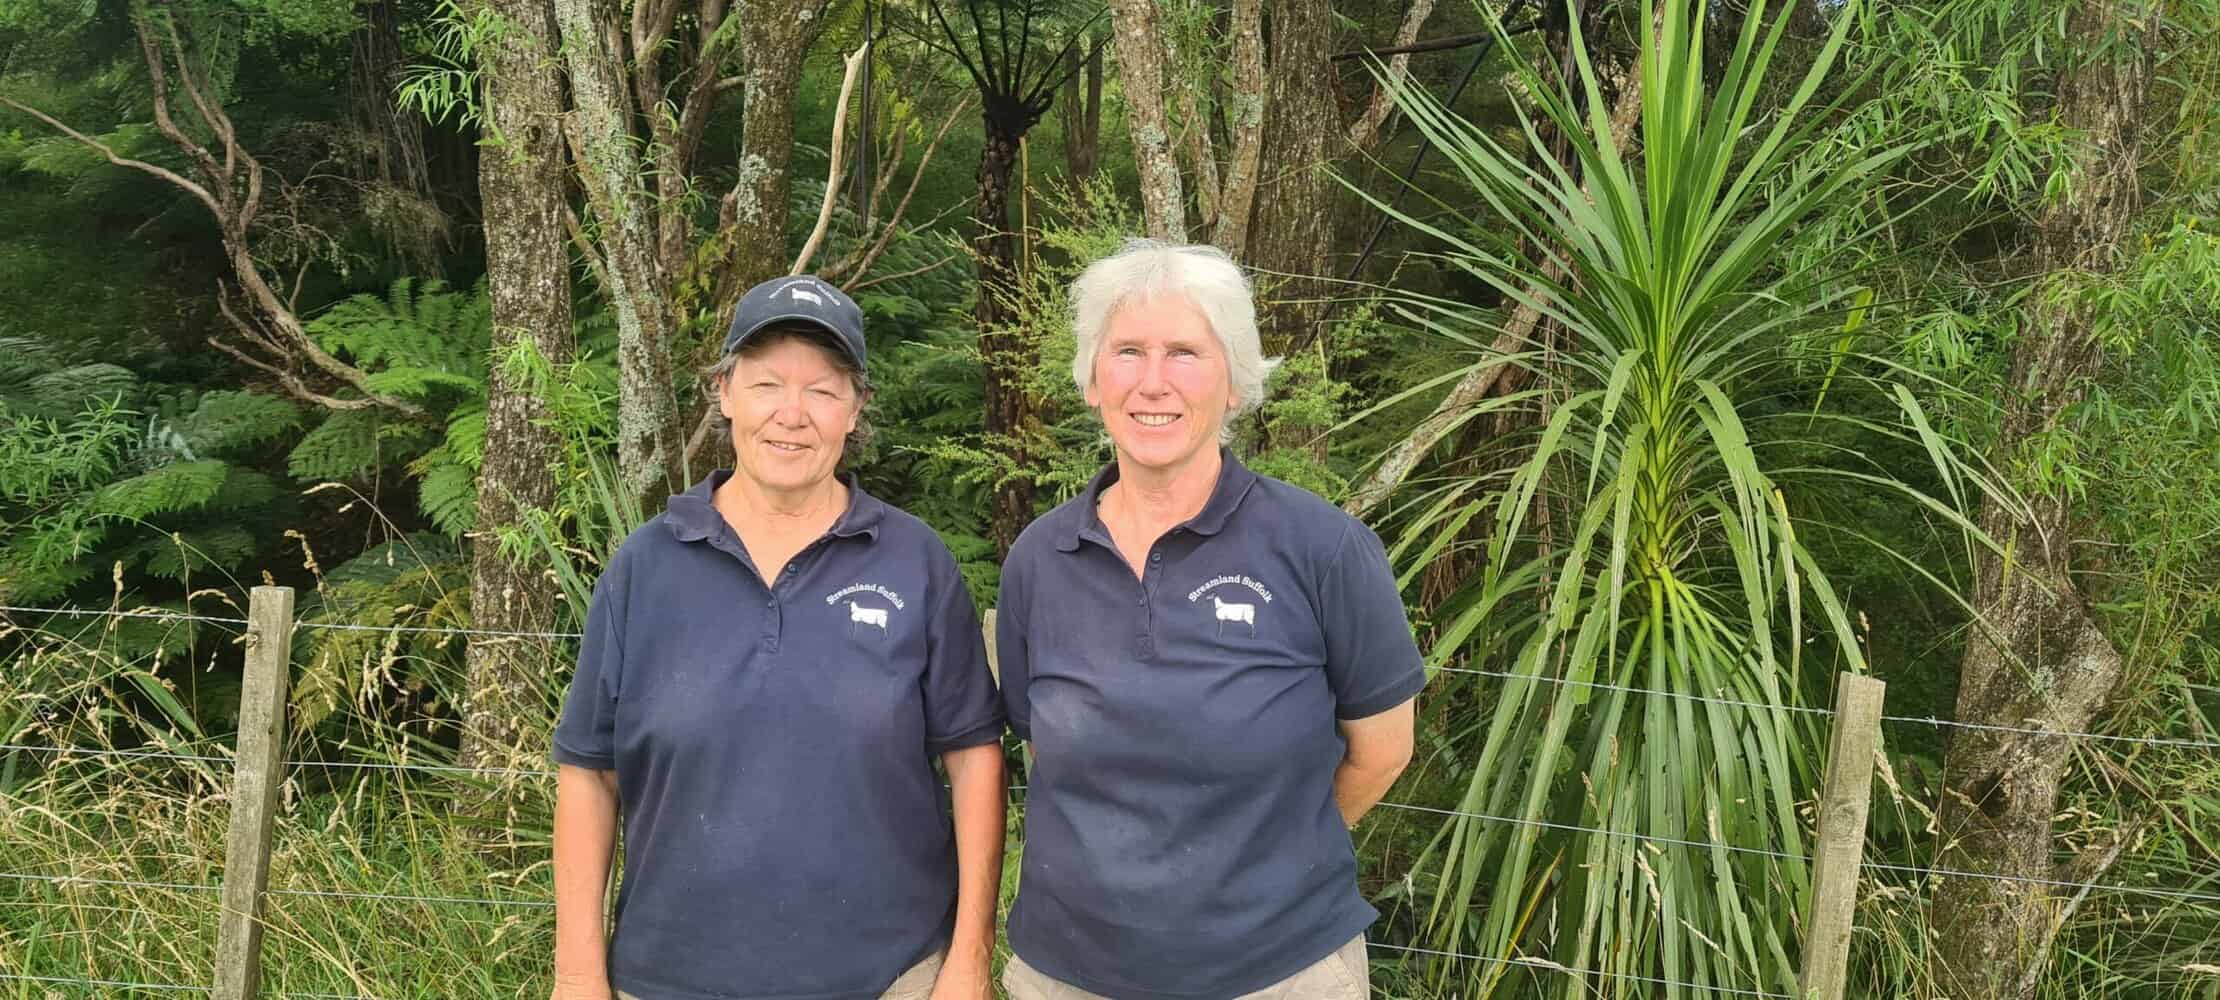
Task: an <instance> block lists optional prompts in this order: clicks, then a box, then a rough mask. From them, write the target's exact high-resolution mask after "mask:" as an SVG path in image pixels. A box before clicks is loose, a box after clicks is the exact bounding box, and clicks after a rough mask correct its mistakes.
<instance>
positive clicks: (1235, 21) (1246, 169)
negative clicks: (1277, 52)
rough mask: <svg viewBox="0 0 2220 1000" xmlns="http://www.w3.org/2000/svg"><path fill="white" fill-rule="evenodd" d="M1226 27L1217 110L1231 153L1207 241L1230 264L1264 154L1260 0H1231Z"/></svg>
mask: <svg viewBox="0 0 2220 1000" xmlns="http://www.w3.org/2000/svg"><path fill="white" fill-rule="evenodd" d="M1230 27H1231V29H1232V36H1233V37H1232V39H1231V46H1232V53H1231V57H1230V59H1229V60H1228V61H1229V62H1230V64H1231V69H1232V72H1231V74H1230V75H1231V80H1230V81H1229V83H1230V86H1229V87H1228V88H1227V92H1226V99H1225V100H1224V101H1223V102H1221V108H1222V110H1224V111H1225V115H1226V135H1227V138H1228V140H1229V141H1230V142H1231V143H1232V144H1233V151H1232V155H1230V156H1228V157H1227V158H1226V182H1225V188H1224V190H1223V191H1222V192H1221V194H1220V198H1219V201H1220V204H1221V210H1220V211H1219V213H1218V218H1217V224H1216V226H1215V227H1213V229H1212V231H1211V234H1210V242H1212V243H1214V244H1217V246H1218V249H1220V250H1224V251H1225V252H1227V253H1229V254H1232V255H1233V258H1234V259H1235V260H1244V261H1245V260H1247V259H1248V257H1249V221H1250V217H1251V215H1252V214H1253V213H1254V212H1255V210H1256V188H1257V170H1258V167H1259V164H1260V162H1261V160H1262V157H1263V153H1264V102H1265V91H1264V87H1265V84H1264V79H1265V77H1264V0H1233V12H1232V23H1231V25H1230Z"/></svg>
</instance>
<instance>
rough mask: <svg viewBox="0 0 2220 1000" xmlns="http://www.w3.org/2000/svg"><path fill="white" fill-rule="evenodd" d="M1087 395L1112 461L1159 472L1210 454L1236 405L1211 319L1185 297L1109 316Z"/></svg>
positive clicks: (1137, 305) (1140, 304)
mask: <svg viewBox="0 0 2220 1000" xmlns="http://www.w3.org/2000/svg"><path fill="white" fill-rule="evenodd" d="M1086 397H1087V405H1089V406H1092V407H1094V408H1095V409H1096V410H1097V411H1099V412H1100V413H1101V414H1102V424H1103V426H1104V427H1106V428H1108V429H1109V431H1110V441H1111V443H1112V444H1115V445H1116V446H1117V449H1118V458H1119V459H1120V460H1121V461H1124V462H1129V463H1132V464H1135V465H1138V466H1140V467H1142V468H1146V469H1152V470H1156V471H1160V472H1176V471H1178V470H1179V469H1181V468H1184V467H1186V466H1187V464H1188V463H1190V462H1193V461H1194V460H1195V459H1196V458H1197V457H1198V456H1201V455H1204V454H1214V453H1215V452H1216V449H1217V447H1218V432H1219V429H1220V428H1222V427H1224V426H1225V422H1226V413H1227V412H1228V411H1229V410H1230V409H1231V408H1232V407H1233V406H1234V405H1235V404H1236V403H1237V402H1239V401H1238V400H1236V399H1235V398H1234V396H1233V378H1232V374H1231V370H1230V369H1229V368H1228V367H1227V364H1226V352H1225V350H1224V349H1223V348H1222V347H1220V346H1219V344H1218V338H1217V336H1216V335H1214V334H1212V333H1211V332H1210V322H1209V321H1208V320H1206V319H1204V318H1203V314H1202V311H1201V310H1199V309H1196V308H1195V307H1194V305H1193V304H1191V303H1189V302H1188V301H1187V300H1186V299H1183V298H1171V297H1167V298H1161V299H1152V300H1148V301H1144V302H1137V303H1132V304H1129V305H1126V306H1123V307H1121V308H1119V309H1118V310H1117V311H1116V312H1113V313H1111V314H1110V319H1109V322H1107V323H1106V324H1104V326H1103V331H1102V336H1101V338H1100V339H1099V340H1098V342H1097V345H1096V348H1095V367H1094V385H1093V386H1092V387H1090V388H1089V389H1088V390H1087V393H1086Z"/></svg>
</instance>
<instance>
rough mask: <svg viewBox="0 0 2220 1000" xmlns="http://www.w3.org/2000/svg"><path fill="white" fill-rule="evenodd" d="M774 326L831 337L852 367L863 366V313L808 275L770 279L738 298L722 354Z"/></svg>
mask: <svg viewBox="0 0 2220 1000" xmlns="http://www.w3.org/2000/svg"><path fill="white" fill-rule="evenodd" d="M778 323H806V324H809V325H811V326H814V327H818V328H819V329H822V330H824V331H825V332H827V333H830V334H832V340H833V343H835V344H837V345H839V346H840V350H841V353H844V354H846V355H847V356H848V360H850V361H853V362H855V363H856V367H857V368H859V369H862V370H865V371H869V370H870V369H869V367H868V366H866V365H865V364H864V352H863V309H862V308H861V307H859V306H857V305H856V300H854V299H851V298H849V297H848V295H847V293H845V292H842V291H841V290H840V289H838V288H834V287H833V286H831V285H828V284H826V283H825V282H824V280H823V279H821V278H818V277H817V276H816V275H812V274H797V275H793V276H791V277H785V278H772V279H771V280H769V281H766V282H764V283H762V284H760V285H757V286H755V287H754V288H750V289H748V294H746V295H743V296H740V305H739V307H738V308H735V309H734V310H733V311H732V329H731V330H730V331H728V332H727V333H726V334H725V350H724V353H726V354H731V353H732V352H734V351H736V350H739V349H740V345H741V344H744V343H747V341H748V338H749V337H752V336H755V333H756V331H758V330H761V329H763V328H765V327H769V326H772V325H775V324H778Z"/></svg>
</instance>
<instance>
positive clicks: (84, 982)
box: [0, 972, 378, 1000]
mask: <svg viewBox="0 0 2220 1000" xmlns="http://www.w3.org/2000/svg"><path fill="white" fill-rule="evenodd" d="M0 981H8V982H27V983H54V984H57V985H61V986H111V987H115V988H117V989H126V990H156V991H160V992H168V993H207V992H210V987H207V986H190V985H187V984H184V983H134V982H128V981H125V980H121V979H86V978H83V977H78V976H32V975H24V974H18V973H13V972H0ZM270 995H271V996H278V997H298V998H300V1000H378V998H377V997H366V996H362V995H360V994H355V993H284V992H280V993H272V994H270Z"/></svg>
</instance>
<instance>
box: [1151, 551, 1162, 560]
mask: <svg viewBox="0 0 2220 1000" xmlns="http://www.w3.org/2000/svg"><path fill="white" fill-rule="evenodd" d="M1149 561H1150V562H1163V561H1164V553H1162V552H1151V553H1149Z"/></svg>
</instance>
